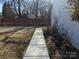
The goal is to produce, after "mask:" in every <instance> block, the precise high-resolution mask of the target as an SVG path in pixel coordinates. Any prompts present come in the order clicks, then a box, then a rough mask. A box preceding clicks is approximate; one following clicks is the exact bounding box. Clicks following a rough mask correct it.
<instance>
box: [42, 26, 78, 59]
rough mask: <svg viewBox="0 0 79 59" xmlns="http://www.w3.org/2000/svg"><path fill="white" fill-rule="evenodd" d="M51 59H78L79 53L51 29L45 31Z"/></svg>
mask: <svg viewBox="0 0 79 59" xmlns="http://www.w3.org/2000/svg"><path fill="white" fill-rule="evenodd" d="M43 32H44V36H45V39H46V40H45V41H46V44H47V47H48V51H49V56H50V59H70V58H71V59H75V58H76V59H78V55H79V51H78V50H77V49H76V48H74V47H73V46H72V45H71V44H70V42H68V41H67V40H65V39H64V38H62V36H61V35H60V34H59V33H58V32H57V31H55V30H53V29H52V28H51V27H49V28H45V29H43Z"/></svg>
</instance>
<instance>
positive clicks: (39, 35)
mask: <svg viewBox="0 0 79 59" xmlns="http://www.w3.org/2000/svg"><path fill="white" fill-rule="evenodd" d="M23 59H49V54H48V50H47V47H46V43H45V39H44V36H43V31H42V28H36V30H35V32H34V35H33V37H32V40H31V41H30V44H29V46H28V48H27V51H25V54H24V57H23Z"/></svg>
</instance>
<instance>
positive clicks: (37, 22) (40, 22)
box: [0, 19, 49, 26]
mask: <svg viewBox="0 0 79 59" xmlns="http://www.w3.org/2000/svg"><path fill="white" fill-rule="evenodd" d="M0 25H23V26H48V25H49V22H48V20H47V19H0Z"/></svg>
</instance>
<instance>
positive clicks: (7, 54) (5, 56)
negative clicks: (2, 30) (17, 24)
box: [0, 28, 35, 59]
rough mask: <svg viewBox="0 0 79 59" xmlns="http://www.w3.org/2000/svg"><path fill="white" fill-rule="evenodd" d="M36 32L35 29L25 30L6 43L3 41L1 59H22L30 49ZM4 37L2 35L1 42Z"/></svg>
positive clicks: (9, 38)
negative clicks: (29, 46) (28, 48)
mask: <svg viewBox="0 0 79 59" xmlns="http://www.w3.org/2000/svg"><path fill="white" fill-rule="evenodd" d="M34 30H35V29H34V28H30V29H23V30H20V31H17V32H15V33H14V34H13V35H11V36H10V37H8V39H6V40H5V41H1V42H0V59H22V58H23V55H24V51H25V50H26V49H27V47H28V44H29V42H30V40H31V37H32V35H33V32H34ZM1 37H2V38H1ZM4 37H5V36H3V35H0V40H2V39H3V38H4Z"/></svg>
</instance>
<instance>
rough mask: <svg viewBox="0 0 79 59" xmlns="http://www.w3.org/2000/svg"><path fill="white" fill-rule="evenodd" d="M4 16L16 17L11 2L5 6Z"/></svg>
mask: <svg viewBox="0 0 79 59" xmlns="http://www.w3.org/2000/svg"><path fill="white" fill-rule="evenodd" d="M2 15H3V17H4V18H13V17H14V15H15V14H14V12H13V10H12V8H11V6H10V4H9V2H5V3H4V4H3V10H2Z"/></svg>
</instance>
